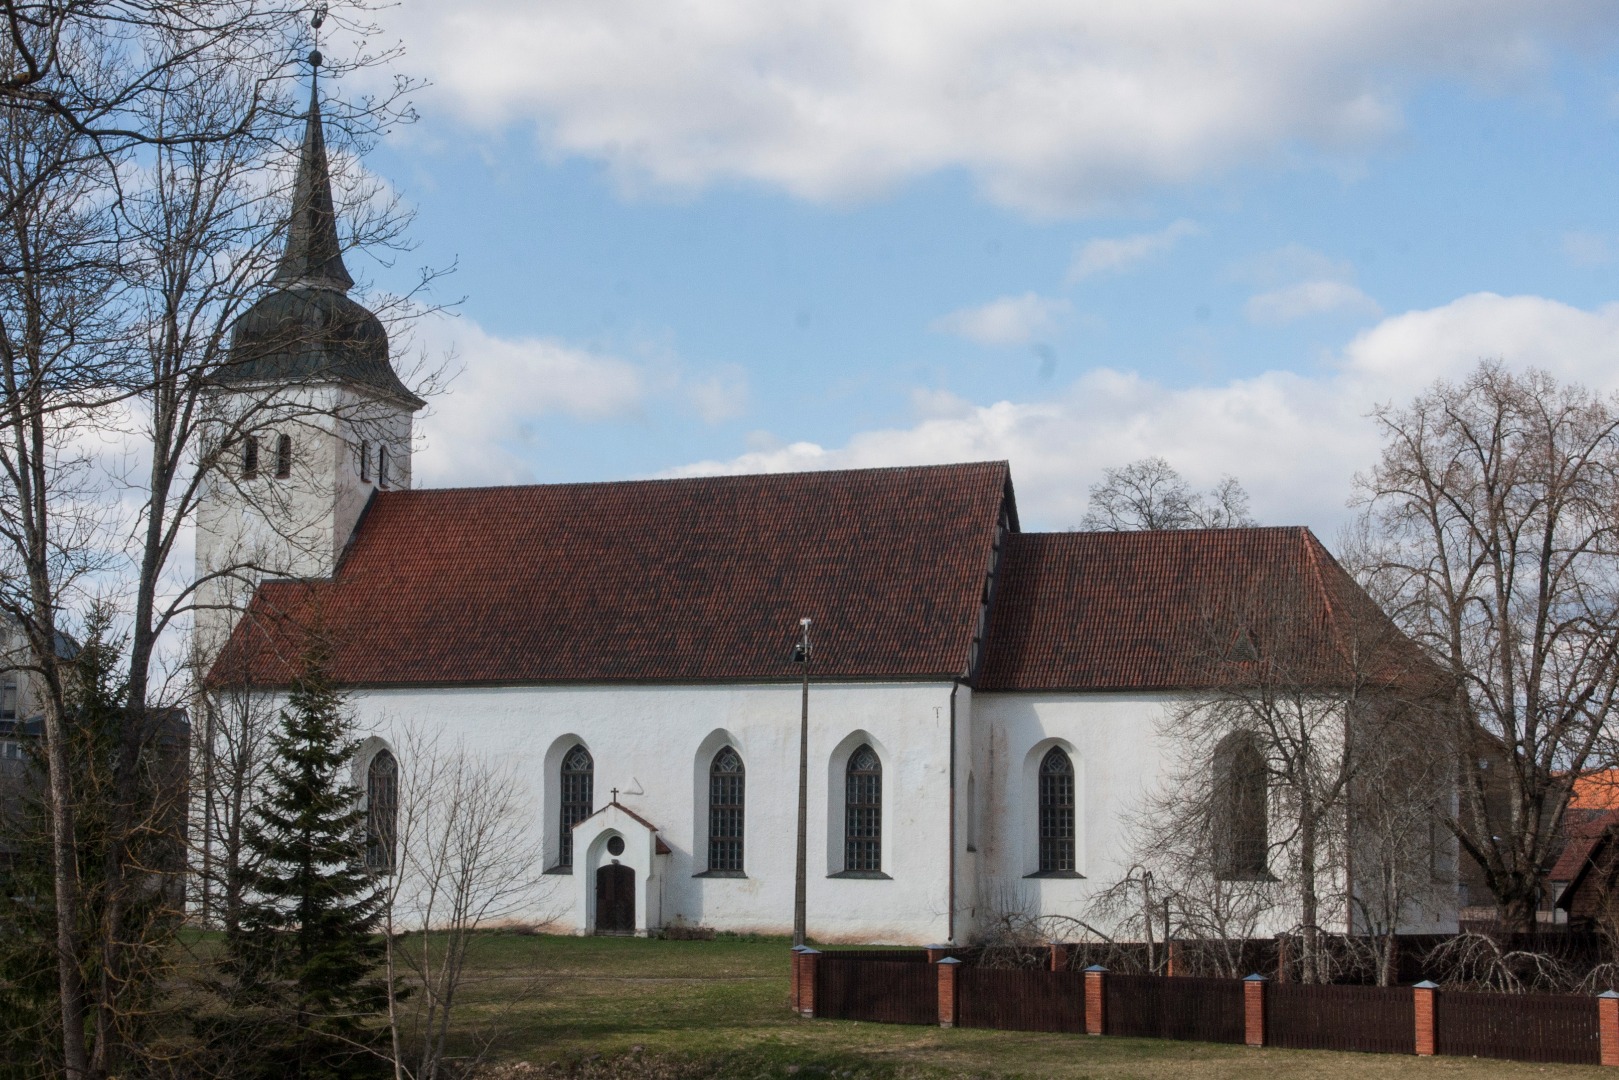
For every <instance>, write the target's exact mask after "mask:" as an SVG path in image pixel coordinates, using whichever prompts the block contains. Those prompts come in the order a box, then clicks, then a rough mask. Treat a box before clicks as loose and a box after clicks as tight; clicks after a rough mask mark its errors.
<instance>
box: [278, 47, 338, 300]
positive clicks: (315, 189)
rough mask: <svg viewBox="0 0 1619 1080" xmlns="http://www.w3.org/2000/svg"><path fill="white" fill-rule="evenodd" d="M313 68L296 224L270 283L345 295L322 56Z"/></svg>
mask: <svg viewBox="0 0 1619 1080" xmlns="http://www.w3.org/2000/svg"><path fill="white" fill-rule="evenodd" d="M309 62H310V64H311V65H312V67H313V68H314V73H313V74H311V76H310V80H309V117H308V120H307V121H306V122H305V124H304V144H303V147H302V149H301V150H300V151H299V155H298V178H297V180H296V182H295V183H294V184H293V188H292V220H291V221H290V222H289V223H288V225H287V246H286V249H285V250H284V251H282V253H281V262H280V264H279V265H277V267H276V270H275V276H274V277H273V278H271V282H272V283H273V284H275V285H279V286H282V287H283V288H285V287H287V286H291V285H316V286H320V287H323V288H328V289H336V290H337V291H338V292H347V291H348V290H349V289H350V288H351V287H352V286H353V285H354V279H353V278H351V277H349V272H348V268H347V267H345V266H344V265H343V248H342V246H341V245H340V244H339V243H338V239H337V211H336V209H335V208H334V207H333V204H332V179H331V169H330V167H329V166H328V165H327V162H326V137H325V134H324V133H323V132H322V130H321V124H320V96H319V92H320V88H319V85H318V73H319V71H320V53H318V52H316V53H311V54H310V55H309Z"/></svg>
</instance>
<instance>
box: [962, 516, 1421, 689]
mask: <svg viewBox="0 0 1619 1080" xmlns="http://www.w3.org/2000/svg"><path fill="white" fill-rule="evenodd" d="M999 589H1000V591H999V593H998V595H997V596H996V598H995V606H994V612H993V617H992V618H991V621H990V630H989V650H988V654H987V656H986V659H985V663H984V667H983V671H982V673H981V674H980V676H979V679H978V687H979V689H981V690H1061V689H1071V690H1150V689H1169V688H1188V687H1206V686H1212V685H1233V684H1242V683H1245V682H1248V681H1251V680H1253V679H1254V678H1255V677H1256V676H1257V674H1258V672H1259V671H1260V667H1259V663H1260V662H1261V658H1264V661H1268V662H1269V663H1271V664H1273V665H1274V664H1278V663H1286V664H1292V665H1295V666H1296V667H1297V670H1294V671H1293V672H1291V673H1290V675H1291V676H1292V677H1296V678H1298V679H1299V680H1300V681H1301V682H1303V683H1307V684H1310V685H1320V684H1328V685H1331V684H1338V683H1343V682H1347V681H1349V680H1355V679H1361V680H1373V679H1379V680H1398V679H1404V678H1408V677H1410V676H1411V674H1412V673H1413V672H1416V671H1421V672H1422V674H1423V675H1424V676H1430V675H1431V672H1430V670H1429V669H1428V668H1427V667H1426V663H1425V661H1424V660H1423V659H1422V657H1421V655H1420V654H1419V653H1418V652H1417V650H1416V647H1415V646H1414V645H1413V644H1412V643H1411V642H1410V641H1409V639H1407V638H1405V637H1403V636H1401V635H1400V634H1399V632H1398V631H1397V630H1395V628H1394V626H1393V624H1392V623H1391V622H1390V621H1389V620H1388V618H1387V617H1386V616H1385V615H1384V614H1383V613H1382V612H1381V611H1379V610H1378V609H1377V607H1376V606H1375V605H1374V604H1373V603H1372V601H1371V599H1370V598H1369V597H1368V596H1367V595H1366V594H1365V592H1363V591H1362V590H1361V588H1360V587H1359V586H1358V585H1356V584H1355V582H1354V581H1353V579H1351V578H1350V577H1349V575H1348V574H1347V573H1345V572H1344V570H1343V568H1342V567H1340V566H1339V565H1338V563H1337V561H1336V560H1335V559H1333V557H1332V556H1331V555H1330V554H1328V552H1327V550H1326V548H1324V547H1322V546H1321V542H1320V541H1319V540H1317V539H1316V538H1315V536H1314V534H1312V533H1311V532H1310V530H1308V529H1305V528H1301V527H1291V528H1252V529H1189V530H1184V531H1159V532H1091V533H1085V532H1072V533H1022V534H1018V535H1014V536H1012V537H1011V538H1010V540H1009V544H1008V547H1007V550H1006V554H1005V558H1004V560H1003V563H1002V568H1001V574H1000V581H999ZM1284 654H1285V655H1284ZM1352 657H1358V659H1351V658H1352ZM1272 670H1273V671H1274V668H1272ZM1282 677H1288V675H1283V676H1282Z"/></svg>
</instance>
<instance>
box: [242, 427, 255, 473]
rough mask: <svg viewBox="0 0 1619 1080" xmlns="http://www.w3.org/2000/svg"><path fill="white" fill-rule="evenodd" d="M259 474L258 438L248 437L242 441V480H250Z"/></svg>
mask: <svg viewBox="0 0 1619 1080" xmlns="http://www.w3.org/2000/svg"><path fill="white" fill-rule="evenodd" d="M258 474H259V437H258V436H257V435H249V436H248V437H247V438H245V439H243V440H242V479H244V480H251V479H253V478H254V477H255V476H257V475H258Z"/></svg>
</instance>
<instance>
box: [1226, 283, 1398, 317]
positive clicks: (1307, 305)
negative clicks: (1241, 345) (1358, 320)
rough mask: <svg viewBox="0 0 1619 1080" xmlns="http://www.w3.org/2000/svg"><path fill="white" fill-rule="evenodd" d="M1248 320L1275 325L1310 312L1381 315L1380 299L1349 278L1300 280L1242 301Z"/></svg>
mask: <svg viewBox="0 0 1619 1080" xmlns="http://www.w3.org/2000/svg"><path fill="white" fill-rule="evenodd" d="M1243 312H1244V314H1246V315H1247V316H1248V319H1249V321H1251V322H1256V323H1259V324H1260V325H1268V326H1275V325H1278V324H1280V323H1289V322H1293V321H1294V320H1296V319H1304V318H1308V317H1309V316H1311V315H1330V314H1345V315H1374V316H1375V315H1380V314H1382V309H1381V308H1379V307H1378V306H1377V301H1375V300H1373V299H1372V298H1371V297H1370V296H1367V295H1366V294H1365V293H1363V292H1361V291H1360V289H1358V288H1357V287H1355V286H1354V285H1351V284H1349V283H1348V282H1346V281H1301V282H1299V283H1298V284H1297V285H1288V286H1285V287H1283V288H1280V289H1273V290H1271V291H1270V292H1266V293H1260V294H1259V295H1258V296H1253V297H1250V298H1249V300H1248V303H1246V304H1244V305H1243Z"/></svg>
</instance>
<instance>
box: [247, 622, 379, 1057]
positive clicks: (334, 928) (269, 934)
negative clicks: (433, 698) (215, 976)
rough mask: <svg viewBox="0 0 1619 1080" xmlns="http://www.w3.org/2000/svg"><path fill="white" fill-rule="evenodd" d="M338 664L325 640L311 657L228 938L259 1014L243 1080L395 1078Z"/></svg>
mask: <svg viewBox="0 0 1619 1080" xmlns="http://www.w3.org/2000/svg"><path fill="white" fill-rule="evenodd" d="M326 657H327V653H326V650H325V649H324V648H323V647H322V646H321V644H320V643H319V642H318V640H317V641H315V642H314V643H313V644H312V645H311V646H310V647H309V648H308V649H307V650H306V655H305V657H304V659H303V662H302V669H301V673H300V675H299V676H298V678H297V680H296V682H295V683H294V685H293V687H292V693H291V694H290V696H289V697H288V700H287V705H286V707H285V708H284V709H283V710H282V711H281V726H280V730H279V731H278V732H277V733H276V735H275V736H274V737H273V738H272V747H273V752H274V758H273V760H272V762H271V764H270V766H269V782H268V784H267V790H266V791H265V792H264V794H263V795H262V796H261V797H260V799H259V801H258V804H257V805H256V806H255V808H254V816H253V820H252V821H251V822H250V823H249V825H248V827H247V829H246V830H245V841H246V846H247V848H248V851H249V854H250V856H251V857H250V858H248V859H245V860H244V863H245V864H247V865H251V866H252V867H253V869H252V870H251V871H249V872H247V873H246V874H245V875H244V880H243V885H244V886H245V888H244V889H243V896H244V902H243V907H242V917H241V920H240V925H239V928H238V929H237V930H236V931H234V932H233V933H231V934H230V935H229V936H228V938H227V942H226V957H227V966H228V968H229V974H230V976H231V983H232V985H233V990H234V994H233V996H234V997H235V999H236V1000H235V1001H234V1002H232V1005H233V1006H234V1008H235V1009H237V1010H238V1016H239V1017H240V1018H241V1019H243V1020H247V1018H248V1017H249V1016H252V1017H253V1019H252V1020H251V1021H249V1023H248V1025H247V1030H250V1031H251V1033H252V1034H251V1038H252V1046H251V1049H250V1053H249V1054H248V1055H247V1057H246V1060H245V1061H244V1062H243V1065H244V1068H243V1069H242V1072H241V1073H240V1075H253V1074H255V1073H256V1074H258V1075H262V1076H269V1077H275V1078H276V1080H306V1078H307V1080H316V1078H319V1080H327V1078H333V1080H336V1078H349V1077H363V1076H374V1075H379V1074H381V1073H383V1072H388V1071H391V1070H388V1069H386V1068H385V1066H384V1059H383V1058H382V1057H381V1056H380V1055H379V1053H378V1051H379V1050H380V1049H381V1048H382V1046H383V1042H382V1039H381V1035H382V1029H381V1028H380V1027H379V1026H378V1025H377V1023H376V1019H377V1016H378V1014H379V1013H380V1012H381V1011H382V1010H383V1009H385V1008H386V1007H387V1004H388V995H389V993H390V987H389V986H388V984H387V982H386V981H385V980H383V979H381V978H379V977H378V974H377V969H378V966H379V964H380V963H381V961H382V958H383V953H384V945H383V942H382V940H381V938H380V937H379V936H378V930H379V924H380V921H381V914H382V904H383V899H384V896H383V891H382V889H381V888H380V887H379V885H378V883H377V882H376V881H375V879H374V878H373V877H372V875H371V874H370V873H369V872H368V871H367V870H366V869H365V867H364V865H363V852H364V850H365V846H364V835H363V830H364V822H365V811H364V810H363V808H362V807H361V803H360V792H359V790H358V789H357V788H356V787H355V786H354V785H353V784H352V783H350V782H349V781H348V775H349V769H350V767H351V765H352V762H353V760H354V754H355V751H356V749H357V747H358V740H356V739H355V738H354V735H353V730H352V722H351V720H350V718H349V716H348V713H347V712H346V710H345V708H344V704H343V698H342V695H341V694H339V693H338V692H337V691H336V690H335V689H334V688H333V686H332V684H331V681H330V679H329V677H328V675H327V661H326ZM242 1032H243V1029H242V1028H238V1031H237V1034H238V1036H240V1035H241V1034H242ZM238 1042H239V1039H238ZM236 1049H237V1050H238V1051H239V1050H240V1049H241V1047H240V1046H239V1045H238V1046H237V1047H236Z"/></svg>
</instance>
